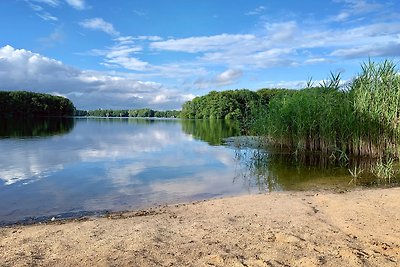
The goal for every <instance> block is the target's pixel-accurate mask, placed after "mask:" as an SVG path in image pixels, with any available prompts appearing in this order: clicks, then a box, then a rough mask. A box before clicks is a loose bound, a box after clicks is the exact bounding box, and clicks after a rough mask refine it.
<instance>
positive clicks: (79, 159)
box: [0, 118, 351, 224]
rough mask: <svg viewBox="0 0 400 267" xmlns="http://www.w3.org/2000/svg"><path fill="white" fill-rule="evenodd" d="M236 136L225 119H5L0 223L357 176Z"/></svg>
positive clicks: (336, 182)
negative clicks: (241, 142)
mask: <svg viewBox="0 0 400 267" xmlns="http://www.w3.org/2000/svg"><path fill="white" fill-rule="evenodd" d="M235 135H238V131H237V127H236V125H234V124H227V123H224V122H221V121H190V120H187V121H181V120H146V119H86V118H83V119H63V120H55V119H53V120H41V121H32V120H26V121H2V122H1V123H0V151H1V153H0V223H3V224H4V223H10V222H16V221H21V220H29V219H32V218H35V219H38V218H39V219H40V217H41V216H56V215H60V214H61V215H62V216H64V217H68V216H77V215H79V214H91V213H96V212H103V211H105V210H109V211H118V210H126V209H137V208H144V207H148V206H153V205H159V204H166V203H177V202H183V201H190V200H198V199H206V198H212V197H218V196H224V195H238V194H243V193H258V192H260V191H276V190H299V189H300V190H303V189H310V188H313V187H321V186H322V187H323V188H324V187H327V188H332V187H336V186H341V185H345V186H347V185H348V184H349V182H350V181H351V176H350V175H349V173H348V171H347V169H346V168H340V167H335V168H321V167H318V166H317V167H304V166H301V165H299V164H298V163H293V162H291V161H290V160H289V159H288V158H287V157H285V156H279V157H271V155H270V154H268V153H267V152H265V151H261V152H260V150H258V149H254V148H251V147H247V146H243V147H241V148H237V147H236V146H234V145H232V144H229V145H223V143H222V142H223V140H224V139H225V138H227V137H231V136H235ZM61 215H60V216H61Z"/></svg>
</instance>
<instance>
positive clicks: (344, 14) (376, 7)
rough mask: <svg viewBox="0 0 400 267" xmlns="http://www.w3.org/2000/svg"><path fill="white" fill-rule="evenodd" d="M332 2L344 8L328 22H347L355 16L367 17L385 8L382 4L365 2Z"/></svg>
mask: <svg viewBox="0 0 400 267" xmlns="http://www.w3.org/2000/svg"><path fill="white" fill-rule="evenodd" d="M334 2H336V3H340V4H343V5H344V7H343V9H342V10H341V11H340V12H339V13H338V14H337V15H335V16H333V17H331V18H330V19H329V20H328V21H333V22H344V21H348V20H351V19H353V18H355V17H357V16H360V15H361V16H362V15H368V14H370V13H374V12H378V11H380V10H382V9H384V8H385V5H384V4H382V3H377V2H369V1H365V0H334ZM386 8H387V7H386Z"/></svg>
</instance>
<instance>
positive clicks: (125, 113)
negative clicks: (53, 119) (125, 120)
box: [75, 108, 180, 118]
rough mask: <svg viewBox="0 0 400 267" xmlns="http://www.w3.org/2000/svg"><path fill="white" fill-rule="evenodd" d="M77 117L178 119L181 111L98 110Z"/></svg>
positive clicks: (76, 114)
mask: <svg viewBox="0 0 400 267" xmlns="http://www.w3.org/2000/svg"><path fill="white" fill-rule="evenodd" d="M75 116H93V117H141V118H152V117H156V118H178V117H179V116H180V111H179V110H165V111H158V110H152V109H149V108H143V109H130V110H127V109H121V110H112V109H96V110H88V111H85V110H77V111H76V112H75Z"/></svg>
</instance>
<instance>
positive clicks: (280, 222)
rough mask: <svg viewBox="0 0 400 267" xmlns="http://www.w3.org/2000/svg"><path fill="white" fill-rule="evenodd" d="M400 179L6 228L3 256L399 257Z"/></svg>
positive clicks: (100, 262) (31, 259) (75, 261)
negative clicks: (394, 184)
mask: <svg viewBox="0 0 400 267" xmlns="http://www.w3.org/2000/svg"><path fill="white" fill-rule="evenodd" d="M399 222H400V188H392V189H376V190H364V191H353V192H348V193H344V194H337V193H327V192H314V193H313V192H296V193H291V192H283V193H270V194H260V195H247V196H239V197H231V198H223V199H216V200H209V201H203V202H196V203H190V204H180V205H170V206H165V207H158V208H152V209H148V210H146V211H140V212H127V213H119V214H113V215H111V216H109V217H108V218H94V219H88V220H84V221H68V222H54V223H49V224H37V225H31V226H15V227H8V228H0V266H34V265H40V266H83V265H90V266H320V265H323V266H400V230H399V225H400V224H399Z"/></svg>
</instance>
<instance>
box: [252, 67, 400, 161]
mask: <svg viewBox="0 0 400 267" xmlns="http://www.w3.org/2000/svg"><path fill="white" fill-rule="evenodd" d="M361 69H362V71H361V73H360V74H359V75H358V76H357V77H356V78H355V79H354V80H353V81H352V82H351V83H350V84H348V85H346V86H342V85H341V80H340V74H333V73H331V77H330V78H329V79H328V80H326V81H324V82H322V83H320V85H319V86H318V87H310V88H305V89H303V90H299V91H296V92H294V93H291V94H282V95H279V96H277V97H275V98H273V99H271V101H270V102H269V104H268V107H267V109H264V111H262V112H260V113H259V114H260V116H259V118H256V119H255V120H254V121H255V122H256V123H255V126H254V129H255V133H256V134H259V135H264V136H265V137H266V140H267V141H268V143H270V144H273V145H275V146H279V147H286V148H288V149H290V150H292V151H295V152H296V153H298V152H305V151H312V152H313V151H320V152H323V153H325V154H328V155H333V156H335V157H338V158H340V157H342V158H343V157H347V156H369V157H378V158H379V157H383V156H386V155H389V156H390V157H397V158H398V156H399V146H398V144H399V140H400V125H399V123H400V119H399V117H400V114H399V105H400V77H399V75H398V74H397V71H396V66H395V64H394V63H393V62H391V61H387V60H386V61H383V62H380V63H375V62H372V61H368V62H366V63H363V64H362V65H361ZM308 84H309V85H311V84H312V82H311V81H309V82H308ZM265 110H266V111H265ZM261 125H262V126H261ZM343 155H345V156H343Z"/></svg>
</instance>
